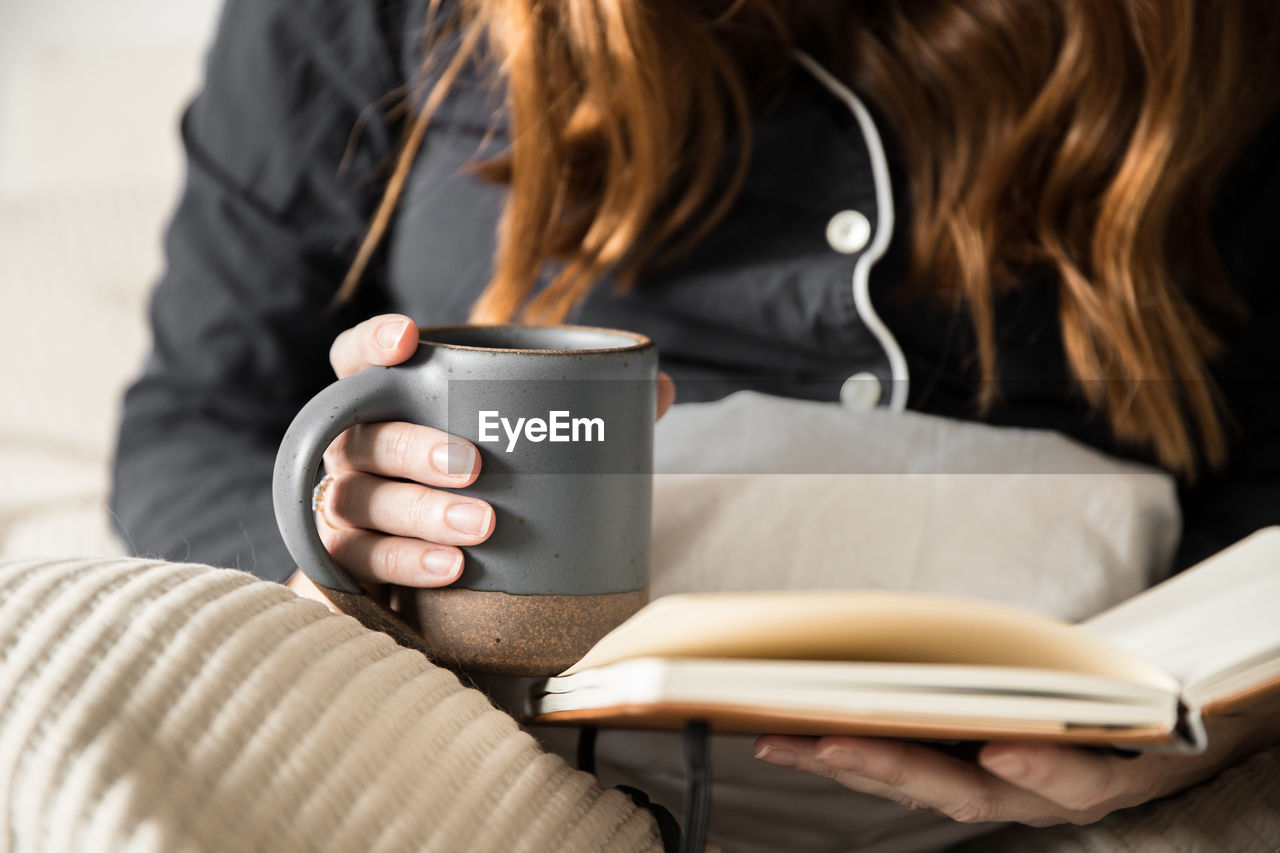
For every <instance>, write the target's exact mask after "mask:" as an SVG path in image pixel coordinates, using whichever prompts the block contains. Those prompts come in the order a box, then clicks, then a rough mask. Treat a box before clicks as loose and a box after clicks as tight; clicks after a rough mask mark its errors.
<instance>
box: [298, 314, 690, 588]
mask: <svg viewBox="0 0 1280 853" xmlns="http://www.w3.org/2000/svg"><path fill="white" fill-rule="evenodd" d="M417 349H418V328H417V326H415V325H414V323H413V321H412V320H410V319H409V318H408V317H406V316H404V315H402V314H385V315H381V316H377V317H373V318H370V319H369V320H366V321H364V322H363V323H360V324H359V325H357V326H355V327H353V328H351V329H348V330H346V331H345V332H343V333H342V334H340V335H338V337H337V338H336V339H335V340H334V342H333V347H332V348H331V349H330V351H329V362H330V364H331V365H332V367H333V370H334V373H335V374H337V376H338V378H340V379H341V378H343V377H346V376H349V375H351V374H353V373H356V372H358V371H360V370H364V369H365V368H368V367H374V366H382V367H390V366H393V365H397V364H400V363H402V362H404V361H405V360H406V359H408V358H409V357H410V356H412V355H413V354H414V353H415V352H416V351H417ZM657 397H658V409H657V413H656V414H657V417H659V418H661V417H662V415H663V414H664V413H665V412H666V410H667V408H668V407H670V405H671V403H672V401H673V400H674V399H675V385H674V383H672V381H671V379H670V377H668V376H667V375H666V374H659V377H658V389H657ZM324 465H325V470H326V472H327V473H328V474H329V476H330V478H331V479H330V481H329V482H328V484H327V486H326V487H325V489H324V494H323V500H322V501H321V503H320V507H319V511H318V512H317V528H318V530H319V532H320V538H321V540H322V541H323V542H324V545H325V548H326V549H327V550H328V551H329V553H330V554H331V555H332V556H333V558H334V560H336V561H337V562H338V564H339V565H341V566H342V567H343V568H345V569H346V570H347V571H349V572H350V573H351V575H352V576H353V577H354V578H355V579H356V580H358V581H359V582H360V583H361V584H362V585H363V586H364V587H366V588H367V589H370V590H371V591H372V590H375V589H377V588H378V587H379V586H381V585H382V584H396V585H399V586H409V587H420V588H430V587H441V586H446V585H448V584H450V583H452V582H453V581H454V580H456V579H457V578H458V576H459V575H460V574H461V572H462V568H463V564H464V556H463V553H462V551H461V550H460V549H459V547H458V546H468V545H476V544H479V543H481V542H483V541H485V540H486V539H487V538H489V536H490V534H491V533H492V532H493V530H494V527H495V525H496V524H497V520H496V515H495V513H494V511H493V509H492V507H490V506H489V504H488V503H486V502H485V501H483V500H480V499H478V498H472V497H468V496H467V495H465V494H460V493H457V492H453V491H448V490H453V489H463V488H465V487H467V486H469V485H471V484H472V483H474V482H475V479H476V477H477V476H478V475H479V473H480V470H481V458H480V454H479V452H478V451H477V449H476V447H475V445H474V444H472V443H471V442H469V441H467V440H466V439H463V438H459V437H457V436H453V435H450V434H448V433H446V432H442V431H441V430H438V429H435V428H433V427H429V426H422V425H419V424H410V423H403V422H391V423H375V424H361V425H359V426H355V427H353V428H351V429H349V430H347V431H346V432H344V433H342V435H341V436H339V437H338V439H336V440H335V441H334V442H333V443H332V444H331V445H329V448H328V450H327V451H326V452H325V454H324ZM406 481H407V482H406ZM288 585H289V586H290V587H291V588H293V589H294V590H295V591H297V592H299V593H300V594H302V595H306V596H308V597H311V598H315V599H318V600H321V601H325V602H326V603H327V599H326V598H325V597H324V595H323V594H322V593H321V591H320V590H319V589H318V588H317V587H316V585H315V584H314V583H312V582H311V581H310V580H309V579H308V578H307V577H306V575H304V574H303V573H302V572H301V571H298V572H295V573H294V575H293V577H291V578H290V579H289V584H288Z"/></svg>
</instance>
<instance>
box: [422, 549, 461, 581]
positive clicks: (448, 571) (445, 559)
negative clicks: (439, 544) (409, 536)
mask: <svg viewBox="0 0 1280 853" xmlns="http://www.w3.org/2000/svg"><path fill="white" fill-rule="evenodd" d="M422 567H423V568H424V569H426V570H427V574H429V575H432V576H433V577H437V578H451V577H453V576H454V575H456V574H457V573H458V572H459V571H461V570H462V555H461V554H459V553H458V552H457V551H450V550H448V549H447V548H433V549H432V550H430V551H428V552H427V553H426V554H424V555H423V557H422Z"/></svg>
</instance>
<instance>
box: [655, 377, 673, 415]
mask: <svg viewBox="0 0 1280 853" xmlns="http://www.w3.org/2000/svg"><path fill="white" fill-rule="evenodd" d="M675 401H676V383H674V382H672V381H671V377H670V376H668V375H667V374H665V373H659V374H658V420H662V416H663V415H665V414H666V413H667V409H669V408H671V404H672V403H674V402H675Z"/></svg>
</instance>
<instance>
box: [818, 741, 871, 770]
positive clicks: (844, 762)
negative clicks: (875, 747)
mask: <svg viewBox="0 0 1280 853" xmlns="http://www.w3.org/2000/svg"><path fill="white" fill-rule="evenodd" d="M814 757H815V758H817V759H818V760H819V761H821V762H822V763H823V764H830V765H831V766H832V767H839V768H840V769H841V770H853V771H858V770H861V769H862V756H861V755H859V754H858V753H857V752H855V751H854V750H852V749H847V748H845V747H843V746H824V747H822V748H821V749H819V750H818V751H817V752H815V753H814Z"/></svg>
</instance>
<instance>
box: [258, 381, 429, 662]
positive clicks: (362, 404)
mask: <svg viewBox="0 0 1280 853" xmlns="http://www.w3.org/2000/svg"><path fill="white" fill-rule="evenodd" d="M408 375H409V374H408V372H407V371H405V370H403V369H402V368H398V367H369V368H365V369H364V370H361V371H359V372H357V373H353V374H351V375H350V376H347V377H345V378H343V379H339V380H338V381H337V382H334V383H333V384H332V385H330V386H328V387H327V388H325V389H324V390H323V391H321V392H320V393H319V394H317V395H316V396H315V397H313V398H312V399H311V401H310V402H308V403H307V404H306V405H305V406H303V407H302V410H301V411H299V412H298V414H297V416H295V417H294V419H293V422H292V423H291V424H289V429H288V430H286V431H285V434H284V438H283V440H281V442H280V450H279V452H277V454H276V465H275V473H274V475H273V477H272V483H271V491H272V500H273V502H274V505H275V513H276V524H277V525H279V528H280V535H281V537H283V539H284V544H285V547H286V548H288V549H289V554H290V556H292V557H293V559H294V561H295V562H296V563H297V565H298V568H299V569H301V570H302V572H303V574H305V575H306V576H307V577H308V578H310V579H311V580H312V581H314V582H315V583H316V585H317V586H319V587H321V589H322V591H323V592H324V594H325V595H326V596H327V597H328V598H329V599H330V600H331V601H332V602H333V603H334V605H336V606H337V608H338V609H339V610H341V611H342V612H343V613H346V614H348V615H351V616H354V617H355V618H356V619H358V620H359V621H360V622H361V623H362V624H364V626H365V627H367V628H370V629H372V630H375V631H381V632H383V633H386V634H389V635H391V637H392V639H394V640H395V641H396V642H397V643H399V644H400V645H402V646H406V647H408V648H412V649H416V650H417V651H420V652H423V653H424V654H427V655H428V656H431V655H430V652H429V650H428V649H427V648H426V646H425V645H424V643H423V641H422V639H421V638H420V637H419V636H418V635H417V634H416V633H415V632H414V631H413V629H412V628H410V627H409V626H408V625H406V624H405V623H404V621H403V620H401V619H400V617H399V616H397V615H396V614H395V613H393V612H392V611H391V610H389V609H387V608H385V607H383V606H382V605H381V604H379V603H378V602H377V601H376V600H374V599H373V598H372V597H371V596H369V595H368V594H367V593H365V591H364V588H363V587H361V586H360V584H359V583H358V582H357V581H356V580H355V579H354V578H353V577H351V575H350V574H348V573H347V571H346V570H345V569H343V568H342V567H341V566H340V565H338V563H337V561H335V560H334V559H333V557H332V556H330V554H329V551H328V549H326V548H325V547H324V542H322V541H321V539H320V533H319V531H317V530H316V522H315V514H314V513H313V512H312V509H311V493H312V491H313V488H314V484H315V478H316V474H317V473H319V471H320V463H321V461H322V460H323V457H324V451H325V450H326V449H327V448H328V447H329V444H330V443H331V442H333V440H334V439H335V438H337V437H338V436H339V435H341V434H342V433H343V432H345V431H346V430H347V429H350V428H351V427H353V426H355V425H356V424H360V423H379V422H382V421H407V420H411V419H412V418H411V417H410V416H409V413H408V411H407V410H408V409H409V403H408V395H407V394H406V393H405V392H407V390H408V387H407V383H406V381H405V378H406V376H408Z"/></svg>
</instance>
